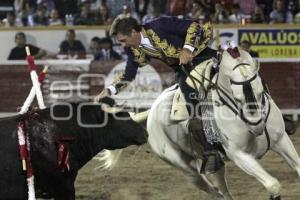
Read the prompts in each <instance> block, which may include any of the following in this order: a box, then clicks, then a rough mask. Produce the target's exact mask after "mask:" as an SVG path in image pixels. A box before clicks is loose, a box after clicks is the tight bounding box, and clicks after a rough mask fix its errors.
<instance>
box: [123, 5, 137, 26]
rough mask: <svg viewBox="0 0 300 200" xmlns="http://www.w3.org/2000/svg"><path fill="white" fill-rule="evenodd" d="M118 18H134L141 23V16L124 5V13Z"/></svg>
mask: <svg viewBox="0 0 300 200" xmlns="http://www.w3.org/2000/svg"><path fill="white" fill-rule="evenodd" d="M117 17H120V18H123V17H132V18H134V19H136V20H137V21H138V22H139V23H140V22H141V20H140V18H139V16H138V15H137V14H136V13H135V12H134V11H133V10H132V9H131V7H130V5H124V6H123V10H122V13H121V14H119V15H118V16H117Z"/></svg>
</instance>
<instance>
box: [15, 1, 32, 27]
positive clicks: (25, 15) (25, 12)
mask: <svg viewBox="0 0 300 200" xmlns="http://www.w3.org/2000/svg"><path fill="white" fill-rule="evenodd" d="M34 10H35V3H32V2H29V1H23V5H22V9H21V11H20V12H19V13H18V14H17V17H18V18H20V19H21V21H22V24H23V25H24V26H28V25H29V19H30V21H31V22H32V16H33V15H34ZM31 24H32V23H31Z"/></svg>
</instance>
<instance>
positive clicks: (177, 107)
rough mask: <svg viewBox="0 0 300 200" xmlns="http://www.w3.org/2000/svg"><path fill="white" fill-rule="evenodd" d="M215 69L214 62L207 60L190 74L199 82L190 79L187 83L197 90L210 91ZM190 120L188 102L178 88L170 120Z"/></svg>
mask: <svg viewBox="0 0 300 200" xmlns="http://www.w3.org/2000/svg"><path fill="white" fill-rule="evenodd" d="M212 67H213V60H212V59H209V60H206V61H204V62H202V63H200V64H199V65H197V66H196V67H195V68H194V69H193V70H192V71H191V73H190V75H191V77H193V78H195V79H197V80H199V82H198V81H193V80H191V78H190V77H188V78H187V79H186V83H187V84H188V85H189V86H190V87H192V88H194V89H196V90H199V88H203V89H204V90H205V91H207V90H208V87H209V81H208V80H210V75H211V71H212ZM188 118H189V113H188V110H187V108H186V101H185V98H184V95H183V93H182V91H181V89H180V88H179V87H178V86H177V90H176V92H175V95H174V97H173V102H172V108H171V115H170V119H171V120H172V121H184V120H187V119H188Z"/></svg>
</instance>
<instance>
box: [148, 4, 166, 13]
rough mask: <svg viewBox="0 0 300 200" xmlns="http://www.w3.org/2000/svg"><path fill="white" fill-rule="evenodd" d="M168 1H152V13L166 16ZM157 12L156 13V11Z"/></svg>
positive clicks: (150, 7)
mask: <svg viewBox="0 0 300 200" xmlns="http://www.w3.org/2000/svg"><path fill="white" fill-rule="evenodd" d="M167 2H168V0H150V6H149V9H150V11H151V10H152V12H155V13H159V15H166V13H167ZM154 10H155V11H154Z"/></svg>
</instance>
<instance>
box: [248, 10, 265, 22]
mask: <svg viewBox="0 0 300 200" xmlns="http://www.w3.org/2000/svg"><path fill="white" fill-rule="evenodd" d="M265 22H266V19H265V15H264V11H263V9H262V8H261V6H259V5H258V6H256V8H255V10H254V13H253V14H252V16H251V23H257V24H258V23H265Z"/></svg>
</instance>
